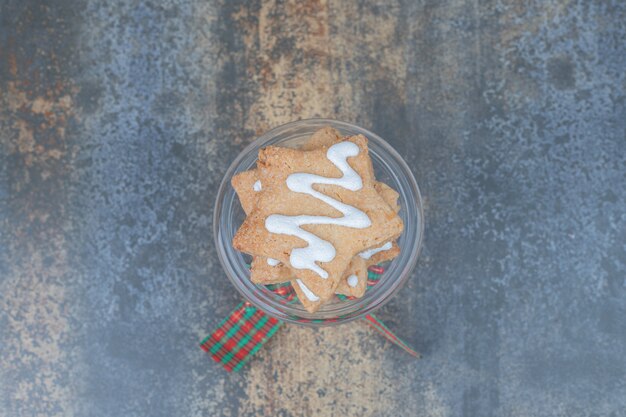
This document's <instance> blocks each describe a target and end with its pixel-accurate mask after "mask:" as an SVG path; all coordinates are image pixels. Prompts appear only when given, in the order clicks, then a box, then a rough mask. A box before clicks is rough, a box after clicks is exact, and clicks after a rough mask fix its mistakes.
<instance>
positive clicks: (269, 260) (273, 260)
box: [267, 258, 280, 266]
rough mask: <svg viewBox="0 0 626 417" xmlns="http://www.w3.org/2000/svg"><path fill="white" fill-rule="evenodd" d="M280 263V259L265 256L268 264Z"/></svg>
mask: <svg viewBox="0 0 626 417" xmlns="http://www.w3.org/2000/svg"><path fill="white" fill-rule="evenodd" d="M279 263H280V261H279V260H278V259H274V258H267V264H268V265H269V266H276V265H278V264H279Z"/></svg>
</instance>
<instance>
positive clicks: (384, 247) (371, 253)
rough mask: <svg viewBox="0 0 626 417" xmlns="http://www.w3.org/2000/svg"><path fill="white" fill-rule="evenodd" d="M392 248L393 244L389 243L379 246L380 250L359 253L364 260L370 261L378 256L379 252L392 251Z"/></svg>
mask: <svg viewBox="0 0 626 417" xmlns="http://www.w3.org/2000/svg"><path fill="white" fill-rule="evenodd" d="M392 246H393V245H392V244H391V242H387V243H385V244H384V245H382V246H379V247H378V248H374V249H368V250H364V251H363V252H361V253H359V256H360V257H361V258H363V259H369V258H371V257H372V256H374V255H376V254H377V253H378V252H382V251H384V250H389V249H391V247H392Z"/></svg>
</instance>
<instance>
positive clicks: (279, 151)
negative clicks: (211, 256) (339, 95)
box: [232, 127, 403, 312]
mask: <svg viewBox="0 0 626 417" xmlns="http://www.w3.org/2000/svg"><path fill="white" fill-rule="evenodd" d="M232 185H233V188H234V189H235V192H236V193H237V195H238V196H239V200H240V201H241V205H242V207H243V210H244V212H245V213H246V215H247V217H246V220H245V221H244V222H243V224H242V225H241V227H240V228H239V230H238V231H237V234H236V235H235V237H234V239H233V247H234V248H235V249H237V250H239V251H242V252H245V253H248V254H250V255H252V263H251V268H250V270H251V280H252V281H253V282H254V283H256V284H263V285H268V284H276V283H281V282H287V281H290V282H291V284H292V286H293V288H294V290H295V291H296V293H297V295H298V299H299V300H300V301H301V302H302V304H303V305H304V307H305V308H306V309H307V310H308V311H309V312H315V311H317V309H318V308H319V307H320V306H321V305H322V304H323V303H324V302H326V301H328V300H329V299H331V298H332V297H333V296H334V294H344V295H347V296H352V297H361V296H363V294H364V293H365V290H366V287H367V268H368V267H369V266H371V265H374V264H378V263H380V262H384V261H388V260H391V259H393V258H395V257H396V256H398V254H399V253H400V248H399V247H398V245H397V244H396V242H395V240H396V239H397V238H398V236H400V234H401V233H402V230H403V224H402V220H401V219H400V217H399V216H398V214H397V213H398V211H399V210H400V207H399V206H398V193H397V192H396V191H395V190H393V189H392V188H390V187H389V186H387V185H386V184H383V183H381V182H378V181H376V179H375V178H374V170H373V166H372V161H371V159H370V157H369V154H368V147H367V138H365V137H364V136H363V135H356V136H351V137H342V136H341V135H340V134H339V132H337V131H336V130H335V129H332V128H330V127H326V128H323V129H321V130H319V131H317V132H315V133H314V134H313V135H312V136H311V138H309V140H308V141H307V142H306V143H305V144H304V145H303V146H302V147H301V148H300V149H291V148H280V147H272V146H270V147H267V148H264V149H261V150H260V151H259V159H258V161H257V169H254V170H250V171H245V172H241V173H239V174H237V175H235V176H234V177H233V179H232Z"/></svg>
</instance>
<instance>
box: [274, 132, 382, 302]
mask: <svg viewBox="0 0 626 417" xmlns="http://www.w3.org/2000/svg"><path fill="white" fill-rule="evenodd" d="M359 151H360V150H359V147H358V146H357V145H356V144H354V143H352V142H348V141H345V142H340V143H337V144H335V145H333V146H331V147H330V148H328V151H327V152H326V157H327V158H328V159H329V160H330V161H331V162H332V163H333V164H334V165H335V166H336V167H337V168H339V170H340V171H341V172H342V174H343V175H342V176H341V177H340V178H331V177H322V176H321V175H314V174H306V173H295V174H291V175H289V176H288V177H287V187H288V188H289V189H290V190H291V191H294V192H296V193H304V194H308V195H310V196H312V197H315V198H317V199H318V200H321V201H322V202H324V203H326V204H328V205H330V206H332V207H333V208H335V209H336V210H337V211H339V212H341V213H342V214H343V216H342V217H327V216H309V215H300V216H285V215H282V214H272V215H270V216H268V217H267V219H265V228H266V229H267V230H268V231H269V232H271V233H278V234H284V235H290V236H297V237H299V238H300V239H302V240H304V241H305V242H307V243H308V245H307V246H306V247H304V248H295V249H293V250H292V251H291V255H290V257H289V262H290V263H291V266H292V267H293V268H296V269H310V270H311V271H313V272H315V273H317V274H318V275H319V276H320V277H322V278H323V279H327V278H328V272H326V271H325V270H324V269H322V268H321V267H319V266H318V265H317V263H316V262H330V261H332V260H333V259H334V258H335V255H336V250H335V247H334V246H333V245H332V244H331V243H330V242H328V241H326V240H324V239H321V238H319V237H317V236H316V235H314V234H313V233H310V232H307V231H306V230H303V229H302V228H301V227H300V226H302V225H306V224H332V225H337V226H344V227H351V228H355V229H364V228H366V227H369V226H370V225H371V224H372V222H371V220H370V218H369V217H368V216H367V214H365V213H364V212H362V211H361V210H359V209H357V208H356V207H353V206H350V205H348V204H344V203H342V202H340V201H337V200H335V199H334V198H332V197H329V196H327V195H326V194H323V193H321V192H319V191H316V190H314V189H313V184H331V185H337V186H339V187H342V188H345V189H347V190H350V191H358V190H360V189H361V188H363V181H362V180H361V177H360V176H359V174H358V173H357V172H356V171H355V170H354V169H352V167H351V166H350V164H348V158H349V157H351V156H357V155H358V154H359ZM303 291H304V289H303Z"/></svg>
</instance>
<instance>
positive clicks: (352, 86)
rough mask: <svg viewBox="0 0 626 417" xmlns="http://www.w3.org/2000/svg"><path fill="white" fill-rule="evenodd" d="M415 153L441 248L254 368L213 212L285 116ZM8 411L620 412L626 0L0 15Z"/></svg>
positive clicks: (2, 364) (104, 8)
mask: <svg viewBox="0 0 626 417" xmlns="http://www.w3.org/2000/svg"><path fill="white" fill-rule="evenodd" d="M316 116H317V117H320V116H321V117H332V118H337V119H340V120H345V121H349V122H354V123H357V124H359V125H362V126H364V127H366V128H369V129H371V130H373V131H374V132H377V133H378V134H380V135H381V136H383V137H384V138H387V139H388V140H389V142H390V143H391V144H392V145H393V146H394V147H395V148H396V149H397V150H398V151H399V152H400V153H401V154H402V155H404V156H405V158H406V160H407V162H408V163H409V165H410V166H411V167H412V169H413V171H414V173H415V176H416V178H417V180H418V182H419V184H420V186H421V189H422V193H423V195H424V197H425V201H426V221H427V223H426V237H425V247H424V251H423V254H422V256H421V259H420V261H419V265H418V268H417V270H416V271H415V273H414V275H413V276H412V277H411V279H410V281H409V283H408V285H407V286H406V287H405V288H404V289H403V291H402V292H401V293H400V295H399V296H398V297H396V298H395V299H394V300H393V301H392V302H391V303H390V304H389V305H387V306H385V307H384V308H383V309H382V311H380V314H379V315H380V317H381V318H383V319H384V320H386V322H387V323H388V325H389V326H390V327H391V328H392V329H393V330H395V331H396V332H397V333H398V334H399V335H401V336H402V337H404V338H405V339H407V340H408V341H409V342H410V343H412V344H413V345H414V346H416V348H417V349H418V350H420V351H421V352H422V353H423V354H424V358H423V360H421V361H415V360H413V359H411V358H410V357H409V356H408V355H406V354H404V353H403V352H402V351H400V350H399V349H397V348H396V347H394V346H391V345H390V344H389V343H387V342H386V341H384V340H383V339H382V338H381V337H379V336H378V335H377V334H375V333H374V332H373V331H372V330H371V329H370V328H369V327H368V326H367V325H365V324H363V323H354V324H351V325H346V326H342V327H338V328H328V329H322V330H311V329H306V328H297V327H293V326H287V327H286V328H283V329H281V331H280V332H279V334H278V335H277V336H276V337H275V338H274V339H272V341H271V342H270V343H269V344H268V346H267V347H266V348H264V349H263V350H262V351H261V353H260V354H259V355H258V356H257V357H256V358H255V359H254V360H253V361H252V362H251V363H250V364H249V365H248V366H247V367H246V368H245V369H244V370H243V371H242V372H240V373H238V374H234V375H228V374H226V373H225V372H223V371H222V370H221V369H220V368H219V367H218V366H216V365H215V364H214V363H213V362H212V361H211V360H210V359H209V358H208V357H207V355H206V354H204V353H203V352H202V351H201V350H200V349H199V348H198V342H199V341H200V339H201V338H202V337H204V336H205V335H206V334H208V332H209V331H210V330H212V329H213V328H214V327H215V326H216V325H217V323H218V321H219V320H220V319H221V318H222V317H224V315H225V314H226V313H227V312H228V311H229V310H231V309H232V308H233V306H234V305H235V304H236V303H237V302H238V300H239V297H238V295H237V294H236V293H235V292H234V290H233V288H232V287H231V286H230V284H229V282H228V281H227V280H226V279H225V277H224V275H223V274H222V272H221V269H220V265H219V262H218V260H217V255H216V252H215V248H214V247H213V236H212V231H211V216H212V206H213V199H214V195H215V192H216V189H217V187H218V185H219V182H220V180H221V179H222V175H223V173H224V171H225V170H226V167H227V166H228V164H229V163H230V161H231V160H232V159H233V158H234V157H235V156H236V155H237V154H238V153H239V151H240V150H241V149H242V148H243V147H244V146H245V145H246V144H247V143H249V142H250V141H251V140H253V139H254V137H255V135H258V134H259V133H261V132H264V131H266V130H268V129H270V128H272V127H275V126H277V125H280V124H282V123H285V122H289V121H292V120H296V119H300V118H309V117H316ZM0 149H1V152H0V335H1V338H0V416H2V417H4V416H7V417H8V416H11V417H13V416H34V415H45V416H73V415H76V416H175V415H180V416H300V415H316V416H467V417H472V416H480V417H485V416H564V417H565V416H567V417H577V416H589V417H591V416H612V417H620V416H626V378H625V374H626V3H625V2H623V1H620V0H614V1H609V0H607V1H600V0H597V1H595V0H579V1H568V0H525V1H522V0H519V1H504V0H498V1H496V0H480V1H479V0H474V1H464V0H447V1H444V0H420V1H404V0H403V1H400V0H389V1H382V0H381V1H372V0H359V1H338V0H335V1H280V0H275V1H266V2H261V1H249V2H244V1H232V0H204V1H199V0H196V1H184V0H158V1H157V0H152V1H145V2H138V1H121V0H114V1H100V2H97V1H87V0H76V1H71V0H55V1H39V2H37V1H27V0H3V1H2V3H1V5H0Z"/></svg>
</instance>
